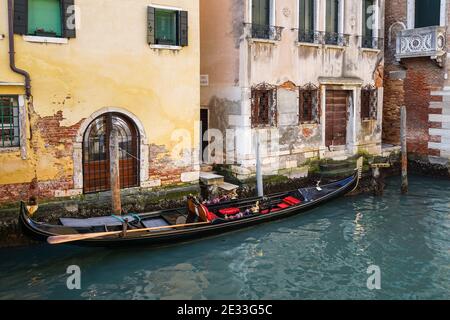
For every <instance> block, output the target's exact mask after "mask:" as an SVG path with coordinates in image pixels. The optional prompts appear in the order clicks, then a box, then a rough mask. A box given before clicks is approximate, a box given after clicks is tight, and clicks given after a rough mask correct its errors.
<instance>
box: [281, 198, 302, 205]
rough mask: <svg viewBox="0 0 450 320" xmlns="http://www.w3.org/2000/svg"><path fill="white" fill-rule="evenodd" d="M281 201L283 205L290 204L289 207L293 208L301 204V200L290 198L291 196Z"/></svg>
mask: <svg viewBox="0 0 450 320" xmlns="http://www.w3.org/2000/svg"><path fill="white" fill-rule="evenodd" d="M283 201H284V202H285V203H288V204H290V205H291V206H295V205H298V204H300V203H302V201H301V200H299V199H297V198H295V197H292V196H290V197H287V198H284V199H283Z"/></svg>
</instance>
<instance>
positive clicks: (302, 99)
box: [299, 83, 320, 124]
mask: <svg viewBox="0 0 450 320" xmlns="http://www.w3.org/2000/svg"><path fill="white" fill-rule="evenodd" d="M299 122H300V124H308V123H319V122H320V113H319V88H318V87H316V86H315V85H313V84H312V83H310V84H307V85H305V86H303V87H300V88H299Z"/></svg>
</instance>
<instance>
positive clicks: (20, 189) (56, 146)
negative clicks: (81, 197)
mask: <svg viewBox="0 0 450 320" xmlns="http://www.w3.org/2000/svg"><path fill="white" fill-rule="evenodd" d="M63 120H64V117H63V112H62V111H58V112H57V113H56V114H54V115H53V116H47V117H39V116H34V117H32V118H31V121H32V127H31V134H32V135H31V137H32V139H31V142H30V143H31V148H32V150H33V153H31V154H29V159H27V160H20V161H33V158H38V157H39V155H40V154H41V153H42V150H40V149H39V143H38V142H37V141H38V139H39V138H41V139H43V142H44V146H45V148H46V152H51V153H52V155H53V156H54V158H55V159H67V158H72V154H73V144H74V141H75V138H76V135H77V133H78V129H79V128H80V125H81V123H82V120H80V121H79V122H78V123H76V124H75V125H72V126H67V127H66V126H61V121H63ZM61 146H63V147H62V148H61ZM70 189H73V177H72V175H65V176H58V177H56V178H55V179H54V180H50V181H40V180H39V172H37V180H33V181H30V182H28V183H19V184H9V185H0V203H8V202H15V201H19V200H27V199H28V198H29V197H31V196H37V197H39V198H41V199H49V198H53V197H55V191H67V190H70Z"/></svg>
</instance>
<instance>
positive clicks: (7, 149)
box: [0, 147, 20, 153]
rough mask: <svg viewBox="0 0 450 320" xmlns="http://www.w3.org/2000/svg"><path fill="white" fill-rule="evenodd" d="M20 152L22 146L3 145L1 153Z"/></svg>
mask: <svg viewBox="0 0 450 320" xmlns="http://www.w3.org/2000/svg"><path fill="white" fill-rule="evenodd" d="M12 152H20V147H4V148H3V147H1V148H0V153H12Z"/></svg>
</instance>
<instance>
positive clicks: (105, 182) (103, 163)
mask: <svg viewBox="0 0 450 320" xmlns="http://www.w3.org/2000/svg"><path fill="white" fill-rule="evenodd" d="M113 128H114V129H116V130H117V131H118V135H119V148H120V149H119V150H120V164H119V166H120V186H121V188H131V187H137V186H139V133H138V130H137V128H136V126H135V124H134V123H133V121H132V120H131V119H129V118H128V117H127V116H124V115H122V114H120V113H105V114H103V115H101V116H99V117H98V118H96V119H95V120H94V121H92V122H91V123H90V125H89V126H88V128H87V129H86V131H85V133H84V137H83V180H84V184H83V185H84V193H94V192H101V191H108V190H110V189H111V186H110V167H109V165H110V163H109V159H110V157H109V141H110V136H111V131H112V129H113Z"/></svg>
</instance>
